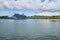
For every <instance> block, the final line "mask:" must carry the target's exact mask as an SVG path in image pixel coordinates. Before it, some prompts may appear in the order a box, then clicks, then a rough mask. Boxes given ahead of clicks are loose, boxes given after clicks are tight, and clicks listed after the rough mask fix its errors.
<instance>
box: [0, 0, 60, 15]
mask: <svg viewBox="0 0 60 40" xmlns="http://www.w3.org/2000/svg"><path fill="white" fill-rule="evenodd" d="M14 13H18V14H22V13H24V14H25V15H27V16H32V15H45V16H46V15H47V16H51V15H60V0H0V16H3V15H9V16H12V15H13V14H14Z"/></svg>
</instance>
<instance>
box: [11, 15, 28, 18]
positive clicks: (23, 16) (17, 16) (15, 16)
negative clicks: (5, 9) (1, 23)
mask: <svg viewBox="0 0 60 40" xmlns="http://www.w3.org/2000/svg"><path fill="white" fill-rule="evenodd" d="M26 18H27V17H26V16H25V15H24V14H22V15H20V14H14V15H13V16H12V17H11V19H26Z"/></svg>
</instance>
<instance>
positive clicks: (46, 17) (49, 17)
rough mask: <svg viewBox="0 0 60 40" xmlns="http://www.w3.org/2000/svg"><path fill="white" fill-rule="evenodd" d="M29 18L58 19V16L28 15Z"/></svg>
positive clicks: (59, 17)
mask: <svg viewBox="0 0 60 40" xmlns="http://www.w3.org/2000/svg"><path fill="white" fill-rule="evenodd" d="M28 18H29V19H60V16H36V15H35V16H28Z"/></svg>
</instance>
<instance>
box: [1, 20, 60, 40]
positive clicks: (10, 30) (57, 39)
mask: <svg viewBox="0 0 60 40" xmlns="http://www.w3.org/2000/svg"><path fill="white" fill-rule="evenodd" d="M59 21H60V20H46V19H45V20H44V19H26V20H7V19H0V40H60V22H59Z"/></svg>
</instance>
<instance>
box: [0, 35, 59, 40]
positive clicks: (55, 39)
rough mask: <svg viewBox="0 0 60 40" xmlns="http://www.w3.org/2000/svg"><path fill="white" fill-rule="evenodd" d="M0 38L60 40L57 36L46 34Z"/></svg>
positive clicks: (1, 39)
mask: <svg viewBox="0 0 60 40" xmlns="http://www.w3.org/2000/svg"><path fill="white" fill-rule="evenodd" d="M0 40H60V38H59V37H57V36H51V35H46V36H37V37H32V38H29V37H25V36H20V37H19V36H16V37H0Z"/></svg>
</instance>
